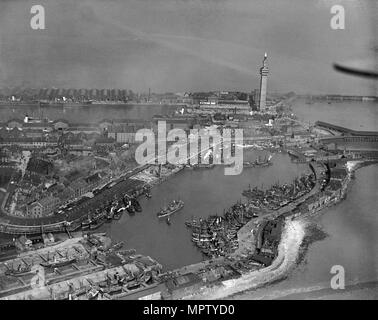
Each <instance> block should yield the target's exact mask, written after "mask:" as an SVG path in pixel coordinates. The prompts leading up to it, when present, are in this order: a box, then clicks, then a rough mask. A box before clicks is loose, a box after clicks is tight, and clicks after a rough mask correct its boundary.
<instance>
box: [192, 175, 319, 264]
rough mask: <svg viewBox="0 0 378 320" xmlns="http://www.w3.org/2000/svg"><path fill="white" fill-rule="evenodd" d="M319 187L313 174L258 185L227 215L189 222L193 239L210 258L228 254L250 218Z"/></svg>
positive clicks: (235, 246) (248, 191)
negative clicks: (245, 200)
mask: <svg viewBox="0 0 378 320" xmlns="http://www.w3.org/2000/svg"><path fill="white" fill-rule="evenodd" d="M314 186H315V176H314V174H313V173H311V174H308V175H303V176H302V177H300V178H297V179H295V180H294V181H293V183H292V184H283V185H278V183H277V184H275V185H273V186H272V187H271V188H269V189H268V190H261V189H258V188H257V187H255V188H253V189H252V188H251V187H249V189H248V190H245V191H244V192H243V195H244V196H245V197H246V198H247V199H248V201H247V203H236V204H235V205H233V206H232V207H231V208H230V209H229V210H228V211H226V212H224V214H223V216H218V215H212V216H209V217H208V218H206V219H202V218H201V219H198V220H196V219H192V220H191V221H187V222H186V223H185V224H186V226H187V227H189V228H190V229H191V231H192V241H193V242H194V243H195V245H196V246H197V247H198V248H199V249H200V250H201V252H202V253H203V254H204V255H206V256H208V257H210V258H214V257H218V256H225V255H227V254H230V253H232V252H233V251H235V250H236V249H237V248H238V239H237V232H238V230H239V229H240V228H241V227H242V226H243V225H244V224H246V223H247V222H248V221H249V220H251V219H253V218H256V217H259V216H260V215H261V214H263V213H264V212H267V211H266V210H276V209H279V208H280V207H282V206H285V205H287V204H289V203H290V202H292V201H294V200H295V199H297V198H299V197H301V196H302V195H304V194H305V193H307V192H309V191H310V190H311V189H312V188H313V187H314Z"/></svg>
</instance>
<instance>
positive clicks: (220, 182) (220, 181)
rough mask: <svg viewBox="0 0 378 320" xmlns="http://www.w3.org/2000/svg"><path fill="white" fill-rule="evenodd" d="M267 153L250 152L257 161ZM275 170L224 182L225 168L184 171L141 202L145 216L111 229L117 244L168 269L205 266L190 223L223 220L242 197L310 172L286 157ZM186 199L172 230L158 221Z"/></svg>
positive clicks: (126, 219) (254, 170) (257, 171)
mask: <svg viewBox="0 0 378 320" xmlns="http://www.w3.org/2000/svg"><path fill="white" fill-rule="evenodd" d="M258 154H263V152H255V151H252V152H248V154H247V159H248V158H251V159H254V158H255V157H256V156H257V155H258ZM273 161H274V163H273V165H272V166H270V167H267V168H260V169H257V168H245V169H244V170H243V172H242V173H241V175H238V176H225V175H224V168H222V167H215V168H213V169H200V170H191V169H185V170H184V171H181V172H180V173H179V174H177V175H176V176H174V177H172V178H171V179H169V180H167V181H165V182H164V183H162V184H161V185H159V186H156V187H154V188H153V189H152V198H151V199H143V198H142V199H141V201H140V202H141V205H142V207H143V212H142V213H136V214H135V216H131V217H130V216H128V215H127V214H124V216H123V217H122V219H121V220H120V221H119V222H115V223H112V224H111V225H108V226H107V227H106V230H107V231H108V232H109V234H110V236H111V237H112V238H113V239H114V240H115V241H120V240H122V241H125V243H126V247H127V248H135V249H136V250H137V252H138V253H142V254H147V255H150V256H151V257H153V258H155V259H157V260H158V261H159V262H160V263H161V264H162V265H163V266H164V268H165V269H167V270H169V269H173V268H179V267H182V266H185V265H188V264H192V263H195V262H199V261H202V260H203V258H204V257H203V256H202V255H201V253H200V252H199V250H197V249H196V247H195V246H194V245H193V244H192V242H191V233H190V230H189V229H188V228H186V226H185V221H186V220H189V219H191V218H192V217H194V216H195V217H207V216H209V215H212V214H223V210H225V209H227V208H229V207H230V206H232V205H233V204H234V203H235V202H236V201H238V200H242V201H243V199H242V196H241V192H242V191H243V190H244V189H246V188H248V185H249V184H250V185H251V187H254V186H258V187H261V186H262V185H263V187H267V186H270V185H271V184H273V183H276V182H277V181H279V182H282V183H284V182H291V181H292V179H293V178H294V177H296V176H297V175H298V172H310V171H309V168H308V166H306V165H303V164H302V165H299V164H298V165H297V164H293V163H291V162H290V159H289V157H288V156H287V155H285V154H276V155H275V156H274V157H273ZM176 198H181V199H182V200H183V201H184V202H185V207H184V208H183V209H182V210H181V211H179V212H177V213H175V214H174V215H173V216H171V225H167V224H166V222H165V219H160V220H159V219H158V218H157V217H156V213H157V211H158V210H159V209H160V208H161V207H162V206H164V204H167V203H168V202H169V201H171V200H173V199H176Z"/></svg>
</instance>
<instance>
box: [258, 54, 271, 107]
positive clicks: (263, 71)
mask: <svg viewBox="0 0 378 320" xmlns="http://www.w3.org/2000/svg"><path fill="white" fill-rule="evenodd" d="M267 58H268V55H267V53H266V52H265V54H264V60H263V65H262V67H261V68H260V76H261V77H260V94H259V107H258V110H263V109H265V107H266V89H267V85H268V73H269V68H268V66H267V61H266V60H267Z"/></svg>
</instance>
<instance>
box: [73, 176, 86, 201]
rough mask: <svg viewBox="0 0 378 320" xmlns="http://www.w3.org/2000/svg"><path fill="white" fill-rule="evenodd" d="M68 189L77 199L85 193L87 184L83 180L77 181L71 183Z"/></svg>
mask: <svg viewBox="0 0 378 320" xmlns="http://www.w3.org/2000/svg"><path fill="white" fill-rule="evenodd" d="M69 188H70V189H71V190H72V191H73V196H74V197H75V198H77V197H80V196H81V195H83V194H84V193H86V192H87V190H88V183H86V182H85V180H84V179H78V180H76V181H74V182H72V183H71V184H70V186H69Z"/></svg>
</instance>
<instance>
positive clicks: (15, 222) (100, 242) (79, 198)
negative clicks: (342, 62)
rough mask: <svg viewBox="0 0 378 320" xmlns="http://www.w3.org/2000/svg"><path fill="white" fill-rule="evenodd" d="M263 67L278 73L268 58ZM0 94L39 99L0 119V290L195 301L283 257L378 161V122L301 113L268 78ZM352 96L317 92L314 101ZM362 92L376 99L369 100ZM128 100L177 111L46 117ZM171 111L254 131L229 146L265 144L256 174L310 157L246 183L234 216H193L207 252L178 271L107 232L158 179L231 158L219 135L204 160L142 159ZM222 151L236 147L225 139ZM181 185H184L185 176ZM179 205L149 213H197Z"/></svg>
mask: <svg viewBox="0 0 378 320" xmlns="http://www.w3.org/2000/svg"><path fill="white" fill-rule="evenodd" d="M260 74H261V77H262V79H263V81H266V77H267V74H268V68H267V55H265V57H264V60H263V66H262V68H261V70H260ZM264 90H265V91H264ZM0 96H1V99H2V105H4V106H5V105H10V106H11V108H14V109H17V110H21V111H19V112H22V108H23V107H24V106H25V105H28V104H29V105H31V104H33V103H34V104H35V106H34V107H35V108H36V109H37V110H38V114H37V115H35V114H33V115H25V116H24V119H16V118H10V119H8V120H7V121H6V122H3V123H1V124H0V127H1V130H0V137H1V138H0V147H1V149H0V160H1V166H0V176H1V179H0V183H1V186H0V187H1V189H0V201H1V208H0V209H1V214H0V233H2V234H4V235H6V237H5V238H4V239H6V240H4V241H2V242H1V244H0V299H26V300H27V299H31V300H33V299H45V300H54V299H56V300H61V299H63V300H81V299H85V300H87V299H99V300H111V299H168V300H169V299H187V298H190V297H192V296H193V295H195V294H198V292H199V291H201V290H203V288H208V287H215V286H221V285H222V284H223V283H224V282H225V281H227V280H230V279H238V278H240V277H243V276H244V275H245V274H248V273H249V272H252V271H256V270H262V271H263V270H265V269H266V268H268V267H269V266H271V265H272V264H273V263H274V261H275V259H276V258H277V257H278V255H279V250H280V249H279V245H280V242H281V237H282V233H283V230H284V228H285V225H287V224H288V223H289V222H290V221H294V220H296V219H298V218H301V217H305V216H312V215H314V214H316V213H317V212H319V211H321V210H323V209H324V208H326V207H328V206H331V205H335V204H337V203H338V202H340V201H341V200H342V199H344V198H345V196H346V193H347V189H348V185H349V184H350V183H351V182H352V181H353V177H354V171H355V170H356V169H357V168H359V167H361V166H365V165H369V164H374V163H376V162H377V160H378V132H373V131H357V130H351V129H348V128H344V127H341V126H337V125H333V124H331V123H327V122H322V121H317V122H315V123H313V124H309V123H305V122H303V121H300V120H299V119H298V118H297V117H296V115H295V114H294V113H293V112H292V110H291V109H290V104H291V103H292V101H294V100H295V99H297V98H298V97H297V96H296V95H295V94H294V93H288V94H267V93H266V87H265V88H264V85H262V88H260V91H257V90H256V92H255V93H252V94H250V93H243V92H231V91H230V92H228V91H223V92H220V91H214V92H206V93H205V92H197V93H185V94H171V93H170V94H154V93H151V92H149V93H148V94H140V95H139V94H134V93H132V92H129V93H128V91H127V90H116V89H112V90H110V89H109V90H105V89H104V90H97V89H80V90H74V89H41V90H40V91H39V92H36V91H32V90H24V91H20V90H15V91H14V92H10V91H9V90H3V91H1V95H0ZM301 98H303V97H301ZM341 98H342V97H341V96H337V99H336V98H335V97H334V96H332V97H328V96H326V97H319V96H306V97H305V99H306V103H309V104H310V103H312V101H317V100H319V99H320V100H321V99H323V100H324V99H326V100H327V99H328V100H330V101H335V100H340V99H341ZM347 98H348V99H351V97H347ZM357 98H358V97H357ZM357 98H356V97H354V98H353V99H357ZM364 99H365V100H366V99H370V100H371V99H376V98H375V97H361V99H360V100H364ZM128 104H131V105H133V106H134V107H136V108H138V107H142V106H147V107H148V108H154V105H156V106H167V108H168V107H171V108H173V110H174V111H173V112H172V113H171V114H165V115H157V114H155V115H153V117H152V119H150V120H146V119H124V120H122V119H119V118H118V119H99V120H98V121H97V122H95V123H74V122H70V121H67V120H64V119H60V118H56V119H52V120H50V119H46V118H45V116H44V113H48V112H49V110H51V109H50V108H62V109H64V108H84V109H86V110H87V109H88V108H96V106H101V107H102V108H106V106H107V105H118V106H122V105H128ZM2 107H3V106H2ZM2 107H0V108H2ZM162 121H164V122H166V123H168V125H169V126H170V129H181V130H184V131H185V132H187V133H189V132H190V130H192V129H205V130H210V129H213V130H218V131H222V130H224V129H231V130H235V129H243V132H244V137H243V142H242V143H241V144H239V142H235V143H232V145H231V151H230V152H231V155H234V154H235V153H236V149H238V148H239V149H241V150H255V151H259V152H260V151H263V152H264V154H263V155H260V154H258V155H257V153H256V156H255V157H254V158H252V159H250V160H246V161H243V162H242V166H243V167H244V169H245V170H255V172H258V171H264V172H269V170H272V169H271V168H272V167H274V163H275V161H279V160H277V159H279V157H278V155H279V154H284V155H285V156H287V157H290V159H291V161H292V162H293V163H296V164H301V168H303V172H297V173H296V176H294V177H291V180H289V181H285V182H278V181H277V182H276V183H272V184H271V185H268V186H267V185H265V186H261V187H258V186H253V187H252V186H251V185H248V184H247V185H245V186H243V188H244V190H243V191H242V192H241V194H240V197H239V200H238V199H234V204H232V205H231V206H229V207H227V208H226V207H225V208H223V213H219V212H218V213H213V212H209V213H207V214H206V215H205V216H204V215H202V214H201V215H200V216H193V217H192V218H190V219H186V220H185V222H184V224H185V227H186V229H187V230H188V237H187V241H188V242H190V243H191V245H192V246H193V247H194V248H195V249H196V250H198V252H199V253H200V254H201V255H202V261H200V262H197V263H193V264H190V265H186V266H181V267H179V268H171V269H167V268H165V266H164V265H162V264H160V263H159V261H157V260H155V258H154V257H153V255H151V256H150V255H145V254H141V253H139V252H138V251H137V250H136V249H135V248H132V247H130V246H129V244H128V243H127V242H126V243H125V242H123V241H119V242H115V241H114V240H113V239H112V237H110V236H109V235H108V234H107V233H105V232H102V231H103V227H104V226H106V225H109V224H114V225H117V224H118V223H119V220H121V219H122V218H123V216H124V215H127V216H129V217H130V218H131V217H134V216H135V217H137V216H138V215H143V213H144V212H143V211H144V206H143V204H144V201H149V200H148V199H150V198H151V197H152V198H153V197H154V193H153V191H154V189H156V188H159V186H160V185H164V184H165V183H167V182H168V181H170V180H171V179H173V177H174V176H176V175H178V174H179V173H180V174H181V173H183V172H184V173H185V172H194V171H207V170H208V171H210V170H213V168H214V167H218V166H223V167H224V168H226V167H228V166H229V165H228V164H227V165H226V164H222V163H216V161H214V158H215V156H214V153H215V151H214V149H215V145H213V146H211V145H210V146H209V147H205V149H203V150H201V152H198V153H197V154H194V156H193V155H191V156H190V157H191V158H193V157H194V158H196V157H197V158H198V162H197V163H195V164H193V163H192V162H190V161H189V159H190V157H188V158H187V159H186V162H185V163H181V164H176V165H175V164H161V163H160V164H159V163H155V161H150V162H149V163H147V164H143V165H140V164H138V163H136V161H135V159H134V153H135V150H136V146H137V141H136V138H135V136H136V132H137V131H138V130H139V129H142V128H150V129H151V130H153V131H154V132H155V133H156V129H157V128H158V126H159V123H160V122H162ZM223 142H224V141H223ZM220 149H221V150H222V152H224V147H223V145H222V144H221V147H220ZM204 153H205V157H203V154H204ZM205 158H207V160H208V161H204V159H205ZM154 160H157V159H155V158H154ZM156 162H157V161H156ZM176 188H177V189H178V191H180V190H179V189H180V186H179V185H178V186H176ZM241 199H243V200H241ZM169 201H170V202H169V203H164V206H162V207H160V208H159V207H156V208H154V209H153V210H154V212H153V215H151V216H149V217H148V219H156V220H158V221H160V222H163V223H164V222H165V223H166V226H167V228H174V227H175V225H171V224H172V223H173V224H175V223H176V221H174V222H173V221H172V220H174V218H175V217H176V216H179V215H180V214H181V211H182V210H185V208H187V207H191V206H192V207H193V208H194V209H195V204H193V203H187V201H183V200H182V199H180V198H178V199H176V198H171V199H169ZM146 232H148V230H146Z"/></svg>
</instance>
